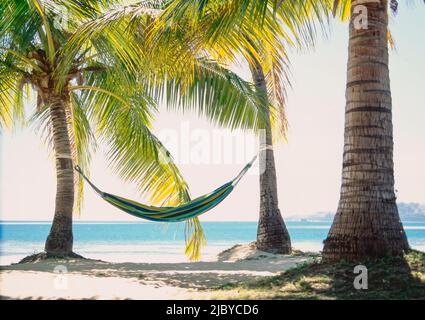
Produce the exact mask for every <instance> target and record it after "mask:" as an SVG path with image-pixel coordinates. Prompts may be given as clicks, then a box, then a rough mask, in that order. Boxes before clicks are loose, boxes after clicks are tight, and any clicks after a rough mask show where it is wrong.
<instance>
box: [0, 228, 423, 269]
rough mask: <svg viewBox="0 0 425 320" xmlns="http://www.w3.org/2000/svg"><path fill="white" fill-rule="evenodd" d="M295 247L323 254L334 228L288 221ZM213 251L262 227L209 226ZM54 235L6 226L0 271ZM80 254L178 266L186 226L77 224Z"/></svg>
mask: <svg viewBox="0 0 425 320" xmlns="http://www.w3.org/2000/svg"><path fill="white" fill-rule="evenodd" d="M286 224H287V227H288V230H289V233H290V235H291V239H292V245H293V247H295V248H296V249H299V250H302V251H313V252H319V251H320V250H321V249H322V246H323V245H322V241H323V239H324V238H325V237H326V235H327V233H328V231H329V228H330V225H331V222H323V221H320V222H318V221H317V222H315V221H287V222H286ZM203 226H204V230H205V234H206V237H207V246H206V247H205V248H204V250H203V255H202V261H214V260H215V259H216V258H217V255H218V253H220V252H221V251H223V250H225V249H228V248H229V247H231V246H233V245H235V244H238V243H249V242H251V241H254V240H255V235H256V228H257V223H256V222H203ZM404 227H405V229H406V233H407V236H408V238H409V243H410V245H411V246H412V248H414V249H418V250H421V251H425V223H424V222H420V223H419V222H418V223H414V222H410V223H409V222H405V223H404ZM49 229H50V223H47V222H2V223H0V265H7V264H10V263H14V262H18V261H19V260H20V259H22V258H23V257H24V256H27V255H29V254H32V253H35V252H40V251H42V250H43V247H44V241H45V239H46V237H47V234H48V232H49ZM74 251H75V252H77V253H79V254H81V255H83V256H85V257H87V258H92V259H100V260H104V261H110V262H147V263H154V262H156V263H176V262H187V258H186V257H185V256H184V254H183V251H184V224H156V223H144V222H76V223H75V224H74Z"/></svg>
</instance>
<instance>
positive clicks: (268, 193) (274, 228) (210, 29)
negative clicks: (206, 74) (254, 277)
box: [153, 0, 314, 254]
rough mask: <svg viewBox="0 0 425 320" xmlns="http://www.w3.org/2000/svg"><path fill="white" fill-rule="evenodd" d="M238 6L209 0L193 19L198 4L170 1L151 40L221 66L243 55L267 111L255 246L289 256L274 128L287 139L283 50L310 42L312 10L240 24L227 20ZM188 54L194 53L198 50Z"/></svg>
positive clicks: (271, 13) (297, 8)
mask: <svg viewBox="0 0 425 320" xmlns="http://www.w3.org/2000/svg"><path fill="white" fill-rule="evenodd" d="M236 2H237V1H229V2H226V3H221V2H217V1H213V0H210V1H208V2H207V3H206V4H205V6H203V7H202V13H201V14H200V15H199V16H198V18H197V19H195V21H194V19H193V17H194V16H195V17H196V16H197V15H196V13H197V12H198V9H199V8H198V7H197V1H173V2H171V3H169V4H168V7H166V8H165V12H164V13H163V14H162V17H161V19H160V20H159V23H158V26H156V30H155V31H156V33H155V35H154V37H153V38H154V39H155V41H157V42H158V41H162V40H163V39H164V38H165V39H166V41H168V42H171V43H172V44H173V47H175V43H177V42H182V43H190V47H191V48H199V49H198V50H199V51H201V52H204V51H207V52H208V54H209V55H210V56H212V57H214V58H215V59H216V60H217V61H218V62H220V63H222V64H224V65H228V64H229V63H234V62H236V61H238V59H239V58H240V57H241V56H242V57H243V58H244V59H245V60H246V61H247V62H248V65H249V68H250V70H251V75H252V78H253V82H254V85H255V88H256V91H257V93H258V94H259V96H261V97H262V104H263V109H264V110H265V112H266V116H265V126H264V127H263V132H264V133H265V134H264V136H263V138H264V139H262V140H264V141H261V144H260V150H262V152H261V155H260V168H261V169H260V171H261V174H260V181H259V182H260V212H259V223H258V228H257V247H258V248H259V249H260V250H263V251H267V252H276V253H283V254H288V253H290V252H291V241H290V237H289V233H288V231H287V229H286V226H285V223H284V221H283V218H282V215H281V213H280V210H279V206H278V197H277V177H276V168H275V161H274V152H273V149H272V145H273V135H272V129H273V128H274V129H277V130H275V132H274V137H275V138H278V139H279V138H284V137H285V131H286V115H285V108H284V107H285V91H286V90H285V85H286V84H288V83H289V82H288V76H287V69H288V63H289V61H288V57H287V55H286V47H289V46H291V47H303V46H306V45H308V44H310V43H311V42H312V35H313V33H314V32H312V30H313V29H312V25H311V24H310V18H309V15H308V14H306V12H307V11H308V10H310V9H309V8H308V7H309V3H310V1H300V2H299V3H298V4H297V5H293V4H292V2H291V3H285V5H283V6H282V7H280V8H279V10H274V9H273V8H271V7H267V8H265V9H264V12H263V15H262V18H261V20H262V23H260V24H259V23H258V22H257V21H256V20H255V19H252V17H251V16H250V17H247V16H244V15H243V14H242V15H241V16H240V17H238V21H239V23H235V21H232V20H231V19H228V17H229V16H232V17H235V14H236V13H237V11H238V10H239V9H238V6H237V5H236ZM248 2H249V1H248ZM255 5H256V3H252V4H249V5H248V9H246V8H245V9H246V11H245V12H247V11H250V10H254V11H255V10H256V9H255V8H254V6H255ZM164 21H165V22H166V23H164ZM161 22H162V24H161ZM183 30H191V31H192V32H190V33H188V32H187V31H186V32H183ZM176 34H177V41H174V42H173V41H172V40H171V39H173V36H175V35H176ZM175 37H176V36H175ZM192 50H194V51H195V52H197V50H196V49H192ZM178 56H180V55H178Z"/></svg>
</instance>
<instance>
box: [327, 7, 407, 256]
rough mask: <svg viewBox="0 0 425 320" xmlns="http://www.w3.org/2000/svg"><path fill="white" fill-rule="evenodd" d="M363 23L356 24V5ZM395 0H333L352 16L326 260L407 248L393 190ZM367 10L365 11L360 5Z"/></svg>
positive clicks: (344, 14)
mask: <svg viewBox="0 0 425 320" xmlns="http://www.w3.org/2000/svg"><path fill="white" fill-rule="evenodd" d="M359 4H361V5H362V6H363V7H362V8H358V9H362V10H363V14H367V17H368V19H367V26H366V28H358V27H356V25H355V21H356V18H357V14H358V13H359V12H360V11H357V13H356V11H355V8H356V6H357V5H359ZM389 6H390V7H391V8H392V9H393V10H396V9H397V1H394V0H392V1H388V0H380V1H362V2H361V3H360V2H359V3H357V2H356V1H335V2H334V8H333V10H334V13H338V14H339V15H340V16H341V17H342V18H343V19H345V18H348V17H349V19H350V23H349V34H350V36H349V47H348V64H347V87H346V105H345V134H344V156H343V169H342V186H341V195H340V200H339V204H338V210H337V213H336V216H335V218H334V222H333V224H332V227H331V230H330V231H329V234H328V237H327V238H326V240H325V241H324V244H325V245H324V249H323V258H324V260H328V261H333V260H340V259H345V260H359V259H365V258H377V257H382V256H385V255H402V254H403V252H404V251H406V250H408V249H409V244H408V241H407V237H406V234H405V232H404V229H403V225H402V223H401V221H400V217H399V214H398V209H397V204H396V195H395V192H394V167H393V125H392V103H391V88H390V78H389V61H388V44H389V37H388V34H389V32H388V7H389ZM364 9H366V11H365V10H364Z"/></svg>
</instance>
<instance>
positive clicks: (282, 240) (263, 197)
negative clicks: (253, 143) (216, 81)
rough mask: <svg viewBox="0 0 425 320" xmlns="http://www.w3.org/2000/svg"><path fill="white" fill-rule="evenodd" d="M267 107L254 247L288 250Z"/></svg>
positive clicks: (258, 79)
mask: <svg viewBox="0 0 425 320" xmlns="http://www.w3.org/2000/svg"><path fill="white" fill-rule="evenodd" d="M253 61H254V63H253V65H251V66H250V68H251V73H252V77H253V80H254V84H255V86H256V89H257V91H259V92H262V93H267V87H266V81H265V77H264V72H263V69H262V67H261V65H260V64H259V63H258V61H256V59H255V58H254V57H253ZM266 100H267V99H266ZM268 110H269V109H268V106H267V107H266V112H267V120H268V123H267V125H266V128H265V141H262V143H261V144H260V149H262V151H261V152H260V217H259V221H258V228H257V248H258V249H260V250H263V251H266V252H272V253H281V254H289V253H291V240H290V238H289V233H288V230H287V229H286V226H285V223H284V221H283V218H282V215H281V213H280V210H279V206H278V198H277V183H276V166H275V161H274V153H273V149H272V144H273V141H272V131H271V124H270V115H269V112H268ZM264 149H265V150H264Z"/></svg>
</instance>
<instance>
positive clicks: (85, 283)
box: [0, 244, 312, 299]
mask: <svg viewBox="0 0 425 320" xmlns="http://www.w3.org/2000/svg"><path fill="white" fill-rule="evenodd" d="M311 259H312V258H311V257H309V256H308V255H292V256H287V255H274V254H268V253H265V252H261V251H257V250H255V248H254V246H253V245H252V244H246V245H237V246H234V247H232V248H230V249H229V250H226V251H223V252H222V253H220V254H219V255H218V256H217V259H216V261H211V262H196V263H130V262H129V263H110V262H104V261H97V260H63V261H61V260H46V261H41V262H36V263H26V264H14V265H10V266H2V267H1V270H0V296H1V298H2V299H208V298H211V297H213V292H212V291H213V289H214V288H216V287H217V286H220V285H224V284H228V283H238V282H239V283H240V282H247V281H252V280H255V279H258V278H260V277H265V276H272V275H276V274H278V273H280V272H282V271H284V270H287V269H289V268H291V267H294V266H296V265H297V264H300V263H305V262H308V261H310V260H311Z"/></svg>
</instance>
